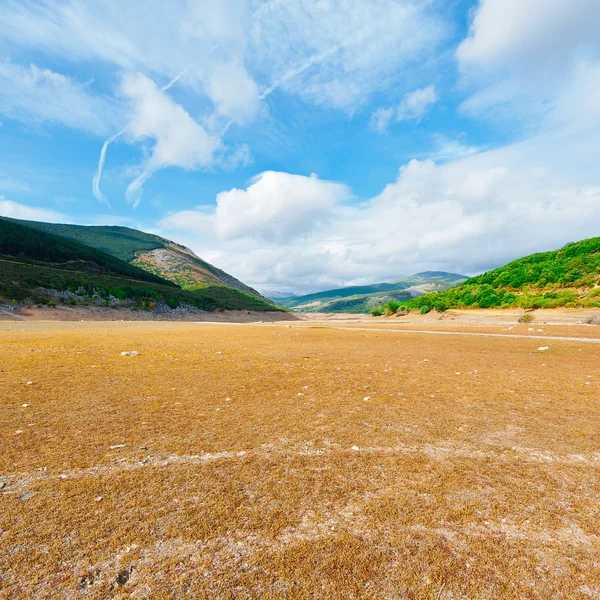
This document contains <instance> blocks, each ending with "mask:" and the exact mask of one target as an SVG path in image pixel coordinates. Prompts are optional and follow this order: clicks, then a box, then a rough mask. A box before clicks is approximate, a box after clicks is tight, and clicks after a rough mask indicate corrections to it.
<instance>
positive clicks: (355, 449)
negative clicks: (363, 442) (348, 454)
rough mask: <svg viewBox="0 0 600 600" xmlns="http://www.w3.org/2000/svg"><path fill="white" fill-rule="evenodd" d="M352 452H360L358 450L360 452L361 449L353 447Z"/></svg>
mask: <svg viewBox="0 0 600 600" xmlns="http://www.w3.org/2000/svg"><path fill="white" fill-rule="evenodd" d="M352 450H354V452H358V450H360V448H359V447H358V446H352Z"/></svg>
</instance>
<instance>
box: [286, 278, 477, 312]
mask: <svg viewBox="0 0 600 600" xmlns="http://www.w3.org/2000/svg"><path fill="white" fill-rule="evenodd" d="M466 279H468V277H467V276H466V275H460V274H458V273H448V272H446V271H422V272H420V273H415V274H414V275H410V276H407V277H404V278H402V279H399V280H397V281H395V282H382V283H375V284H371V285H362V286H347V287H343V288H335V289H332V290H324V291H322V292H315V293H312V294H306V295H304V296H295V297H291V298H280V299H278V303H279V304H280V305H281V306H284V307H286V308H289V309H292V310H297V311H300V312H342V313H344V312H349V313H368V312H370V310H371V309H372V308H374V307H375V306H378V305H379V304H382V303H384V302H386V301H391V300H393V301H399V302H402V301H408V300H411V299H412V298H414V297H415V296H417V295H419V294H422V293H424V292H426V291H429V290H432V289H447V288H448V287H450V286H452V285H457V284H458V283H459V282H462V281H465V280H466Z"/></svg>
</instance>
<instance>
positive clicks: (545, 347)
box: [538, 346, 550, 352]
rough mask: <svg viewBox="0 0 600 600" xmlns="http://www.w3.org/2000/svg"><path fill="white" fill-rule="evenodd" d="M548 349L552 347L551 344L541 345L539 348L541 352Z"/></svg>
mask: <svg viewBox="0 0 600 600" xmlns="http://www.w3.org/2000/svg"><path fill="white" fill-rule="evenodd" d="M546 350H550V347H549V346H540V347H539V348H538V351H539V352H546Z"/></svg>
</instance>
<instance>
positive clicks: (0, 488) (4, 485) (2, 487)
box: [0, 481, 6, 490]
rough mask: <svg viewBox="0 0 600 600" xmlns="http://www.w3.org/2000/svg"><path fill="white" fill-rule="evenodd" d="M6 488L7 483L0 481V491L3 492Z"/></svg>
mask: <svg viewBox="0 0 600 600" xmlns="http://www.w3.org/2000/svg"><path fill="white" fill-rule="evenodd" d="M5 487H6V481H0V490H3V489H4V488H5Z"/></svg>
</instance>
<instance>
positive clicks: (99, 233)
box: [11, 219, 260, 297]
mask: <svg viewBox="0 0 600 600" xmlns="http://www.w3.org/2000/svg"><path fill="white" fill-rule="evenodd" d="M11 221H13V222H16V223H20V224H21V225H26V226H27V227H32V228H34V229H37V230H39V231H44V232H46V233H53V234H55V235H60V236H63V237H65V238H68V239H71V240H75V241H78V242H81V243H82V244H86V245H87V246H92V247H93V248H96V249H98V250H102V251H103V252H106V253H107V254H111V255H113V256H115V257H117V258H120V259H121V260H123V261H126V262H130V263H133V264H135V265H137V266H138V267H140V268H141V269H144V270H145V271H148V272H150V273H154V274H155V275H158V276H159V277H161V278H163V279H168V280H170V281H173V282H174V283H175V284H177V285H179V286H180V287H182V288H183V289H197V288H200V287H206V286H207V285H221V286H228V287H232V288H234V289H237V290H240V291H241V292H244V293H246V294H251V295H254V296H258V297H260V294H259V293H258V292H257V291H256V290H254V289H253V288H251V287H249V286H247V285H245V284H244V283H242V282H241V281H239V280H238V279H236V278H235V277H233V276H231V275H229V274H228V273H225V271H222V270H221V269H218V268H217V267H215V266H214V265H211V264H210V263H208V262H206V261H204V260H202V259H201V258H199V257H198V256H196V255H195V254H194V253H193V252H192V251H191V250H189V249H188V248H185V247H184V246H181V245H179V244H176V243H174V242H171V241H170V240H167V239H165V238H162V237H160V236H158V235H154V234H151V233H145V232H144V231H139V230H137V229H130V228H129V227H119V226H91V225H67V224H63V223H42V222H39V221H22V220H12V219H11ZM153 251H160V256H159V257H158V260H157V257H156V256H155V254H156V252H153Z"/></svg>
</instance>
